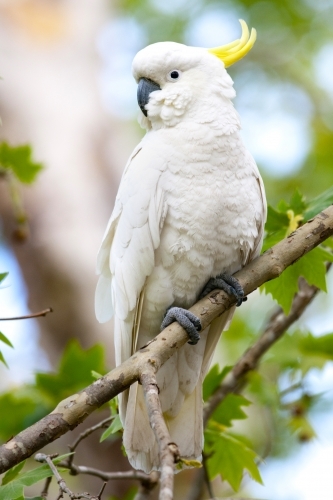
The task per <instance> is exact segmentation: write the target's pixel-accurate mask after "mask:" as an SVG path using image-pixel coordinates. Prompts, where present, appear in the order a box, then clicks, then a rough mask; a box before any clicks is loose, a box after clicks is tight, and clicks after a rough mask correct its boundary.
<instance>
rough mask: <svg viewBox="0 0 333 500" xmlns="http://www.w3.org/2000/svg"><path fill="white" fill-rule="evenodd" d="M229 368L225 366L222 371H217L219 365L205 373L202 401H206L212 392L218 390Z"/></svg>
mask: <svg viewBox="0 0 333 500" xmlns="http://www.w3.org/2000/svg"><path fill="white" fill-rule="evenodd" d="M231 368H232V367H231V366H225V367H224V368H223V370H221V372H220V369H219V365H218V364H216V365H214V366H213V367H212V368H211V369H210V370H209V372H208V373H207V375H206V377H205V380H204V383H203V387H202V390H203V400H204V401H207V399H208V398H209V397H210V396H211V395H212V394H213V392H214V391H215V390H216V389H217V388H218V386H219V385H220V383H221V382H222V380H223V379H224V377H225V376H226V374H227V373H228V372H229V371H230V370H231Z"/></svg>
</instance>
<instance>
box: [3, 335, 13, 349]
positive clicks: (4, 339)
mask: <svg viewBox="0 0 333 500" xmlns="http://www.w3.org/2000/svg"><path fill="white" fill-rule="evenodd" d="M0 342H4V344H7V345H9V347H14V346H13V344H12V343H11V341H10V340H9V339H7V337H6V336H5V335H4V334H3V333H2V332H0Z"/></svg>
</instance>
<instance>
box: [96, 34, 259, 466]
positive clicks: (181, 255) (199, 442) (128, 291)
mask: <svg viewBox="0 0 333 500" xmlns="http://www.w3.org/2000/svg"><path fill="white" fill-rule="evenodd" d="M174 70H177V72H178V74H179V78H177V80H176V81H172V80H171V77H170V73H171V72H172V71H174ZM133 74H134V77H135V78H136V80H137V81H139V80H140V79H141V78H146V79H148V80H149V81H152V82H155V84H158V85H159V86H160V90H156V91H154V92H151V93H150V96H149V102H148V104H147V105H146V108H145V109H146V110H147V112H148V116H147V117H145V116H144V114H143V113H140V114H141V123H142V125H143V126H144V127H145V128H146V129H147V133H146V135H145V137H144V139H143V140H142V141H141V143H140V144H139V145H138V146H137V148H136V149H135V150H134V152H133V154H132V156H131V158H130V160H129V162H128V164H127V166H126V168H125V171H124V174H123V177H122V180H121V184H120V187H119V192H118V195H117V198H116V203H115V208H114V211H113V214H112V216H111V220H110V222H109V225H108V227H107V230H106V233H105V236H104V240H103V243H102V246H101V249H100V252H99V256H98V273H99V274H100V278H99V282H98V286H97V291H96V314H97V317H98V319H99V321H101V322H103V321H107V320H108V319H110V318H111V316H112V315H113V314H114V316H115V351H116V363H117V365H119V364H120V363H122V362H123V361H124V360H126V359H127V358H129V357H130V356H131V355H132V354H133V353H134V352H135V351H136V350H137V349H138V348H139V347H140V346H142V345H144V344H146V343H147V341H149V340H151V339H152V338H153V337H154V336H156V334H157V333H158V332H159V331H160V325H161V322H162V320H163V317H164V314H165V312H166V310H167V308H168V307H170V306H171V305H174V306H178V307H183V308H188V307H190V306H191V305H193V304H194V303H195V302H196V300H197V299H198V296H199V295H200V292H201V291H202V289H203V288H204V286H205V284H206V283H207V281H208V280H209V278H211V277H215V276H216V275H218V274H220V273H221V272H227V273H230V274H233V273H234V272H236V271H238V270H239V269H240V268H242V267H243V266H244V265H245V264H246V263H247V262H249V261H250V260H251V259H253V258H254V257H256V256H257V255H258V254H259V252H260V248H261V243H262V235H263V225H264V221H265V217H266V215H265V213H266V205H265V195H264V188H263V185H262V181H261V178H260V175H259V172H258V169H257V167H256V164H255V162H254V160H253V158H252V157H251V155H250V154H249V153H248V151H247V150H246V149H245V147H244V145H243V143H242V140H241V138H240V135H239V129H240V122H239V117H238V115H237V113H236V111H235V110H234V108H233V105H232V103H231V100H230V99H232V98H233V97H234V96H235V91H234V89H233V87H232V83H233V82H232V80H231V78H230V76H229V75H228V74H227V72H226V70H225V68H224V65H223V63H222V62H221V61H220V60H219V59H218V57H216V55H214V54H213V53H210V52H208V51H207V50H205V49H200V48H193V47H187V46H184V45H180V44H176V43H172V42H164V43H157V44H154V45H151V46H148V47H147V48H145V49H143V50H142V51H140V52H139V53H138V54H137V56H136V57H135V59H134V62H133ZM232 314H233V310H231V311H228V312H227V313H225V314H224V315H222V316H221V317H220V318H218V319H217V320H215V321H214V322H213V324H212V325H211V327H210V328H209V329H206V330H205V331H204V332H201V333H200V335H201V340H200V341H199V343H198V344H197V345H195V346H192V345H188V344H186V345H185V346H184V347H183V348H182V349H180V350H179V351H178V352H177V353H176V354H175V355H174V356H173V357H172V358H171V359H169V361H167V362H166V363H165V365H164V366H163V367H162V368H161V370H160V371H159V372H158V374H157V380H158V385H159V388H160V398H161V404H162V409H163V412H164V416H165V419H166V422H167V425H168V427H169V430H170V434H171V439H172V441H174V442H176V443H177V444H178V446H179V449H180V453H181V456H183V457H186V458H188V459H194V458H199V457H200V456H201V452H202V446H203V437H202V436H203V429H202V381H203V377H204V376H205V374H206V372H207V370H208V367H209V363H210V361H211V357H212V355H213V352H214V349H215V346H216V343H217V341H218V339H219V336H220V333H221V331H222V330H223V329H224V328H225V327H226V325H227V323H228V321H229V320H230V319H231V317H232ZM120 415H121V419H122V422H123V425H124V445H125V448H126V452H127V455H128V458H129V460H130V462H131V464H132V465H133V467H135V468H138V469H143V470H144V471H146V472H149V471H150V470H151V469H152V468H158V466H159V462H158V453H157V445H156V442H155V438H154V435H153V432H152V430H151V428H150V426H149V422H148V417H147V411H146V408H145V403H144V398H143V394H142V388H141V386H138V384H134V385H133V386H131V388H130V389H129V391H127V392H126V393H124V394H122V395H121V397H120Z"/></svg>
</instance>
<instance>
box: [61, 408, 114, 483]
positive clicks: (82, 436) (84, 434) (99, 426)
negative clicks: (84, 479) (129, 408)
mask: <svg viewBox="0 0 333 500" xmlns="http://www.w3.org/2000/svg"><path fill="white" fill-rule="evenodd" d="M113 419H114V416H111V417H108V418H105V419H104V420H102V421H101V422H99V423H98V424H96V425H93V426H92V427H89V428H88V429H86V430H85V431H83V432H81V434H80V435H79V436H78V438H77V439H76V440H75V441H74V443H73V444H72V445H68V448H69V451H71V452H74V451H75V449H76V448H77V446H78V445H79V444H80V442H81V441H82V440H83V439H85V438H86V437H87V436H90V434H92V433H93V432H95V431H97V430H98V429H102V428H103V427H106V426H107V424H109V423H110V422H111V420H113ZM73 460H74V453H73V454H71V455H69V457H68V458H67V460H66V463H67V464H68V467H69V468H71V467H70V466H71V465H72V463H73ZM71 472H72V473H73V471H72V470H71Z"/></svg>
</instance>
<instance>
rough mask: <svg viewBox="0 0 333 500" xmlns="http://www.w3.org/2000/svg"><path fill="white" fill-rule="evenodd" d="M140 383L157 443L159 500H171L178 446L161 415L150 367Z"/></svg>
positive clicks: (156, 389)
mask: <svg viewBox="0 0 333 500" xmlns="http://www.w3.org/2000/svg"><path fill="white" fill-rule="evenodd" d="M141 384H142V388H143V393H144V396H145V401H146V405H147V410H148V418H149V423H150V427H151V428H152V429H153V432H154V434H155V438H156V441H157V443H158V450H159V459H160V470H161V476H160V484H161V486H160V494H159V500H172V499H173V480H174V464H175V463H176V462H177V461H178V460H179V450H178V446H177V445H176V444H175V443H172V442H171V438H170V434H169V430H168V428H167V426H166V423H165V420H164V417H163V412H162V407H161V402H160V398H159V395H158V393H159V389H158V385H157V381H156V376H155V373H154V371H153V370H152V369H151V370H146V371H145V372H144V373H143V374H142V375H141Z"/></svg>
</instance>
